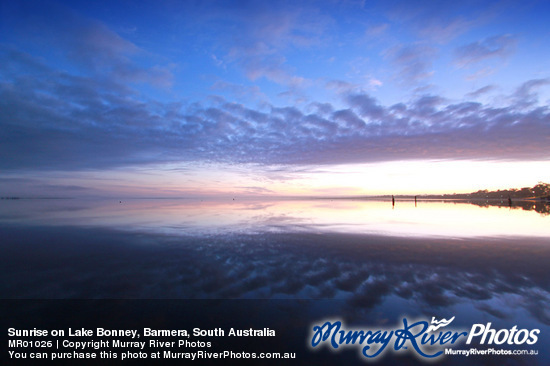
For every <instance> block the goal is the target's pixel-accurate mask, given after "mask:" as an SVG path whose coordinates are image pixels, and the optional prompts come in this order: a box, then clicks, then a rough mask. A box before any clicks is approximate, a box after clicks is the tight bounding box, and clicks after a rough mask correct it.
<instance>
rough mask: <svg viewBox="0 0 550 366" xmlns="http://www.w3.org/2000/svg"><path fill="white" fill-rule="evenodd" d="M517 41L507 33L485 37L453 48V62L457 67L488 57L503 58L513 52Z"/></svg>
mask: <svg viewBox="0 0 550 366" xmlns="http://www.w3.org/2000/svg"><path fill="white" fill-rule="evenodd" d="M516 44H517V41H516V39H515V38H514V37H512V36H511V35H509V34H505V35H499V36H493V37H490V38H485V39H483V40H481V41H477V42H473V43H469V44H467V45H464V46H461V47H459V48H457V49H456V50H455V53H454V62H455V64H456V65H457V66H458V67H468V66H471V65H474V64H477V63H479V62H481V61H484V60H486V59H489V58H494V57H498V58H501V59H505V58H506V57H508V56H509V55H510V54H512V53H513V51H514V49H515V46H516Z"/></svg>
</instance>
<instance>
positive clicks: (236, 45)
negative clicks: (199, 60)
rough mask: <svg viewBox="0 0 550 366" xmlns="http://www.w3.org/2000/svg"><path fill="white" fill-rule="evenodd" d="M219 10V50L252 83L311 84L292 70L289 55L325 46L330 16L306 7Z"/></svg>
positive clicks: (277, 5) (214, 19)
mask: <svg viewBox="0 0 550 366" xmlns="http://www.w3.org/2000/svg"><path fill="white" fill-rule="evenodd" d="M216 10H217V11H216ZM216 10H215V11H214V14H213V15H212V14H211V15H209V20H210V21H211V22H212V24H213V25H214V26H216V27H220V26H221V27H222V31H221V34H224V36H223V37H222V39H221V41H222V42H220V44H218V47H219V48H220V49H223V50H225V52H226V53H225V56H224V62H225V63H230V64H231V63H232V64H236V65H238V66H239V67H240V68H241V70H242V71H243V72H244V73H245V75H246V77H247V78H248V79H249V80H251V81H257V80H259V79H262V78H265V79H267V80H270V81H272V82H275V83H278V84H282V85H284V86H287V87H294V88H296V87H300V86H302V85H303V84H304V83H306V82H307V80H306V79H305V78H304V77H302V76H299V75H296V72H295V70H294V69H293V68H292V67H291V66H289V63H288V62H287V57H286V54H287V52H289V51H292V50H295V49H300V50H303V49H308V48H311V47H315V46H318V45H320V44H322V39H323V37H324V34H325V32H326V29H327V28H328V27H330V25H331V23H332V20H331V19H330V17H329V16H326V15H324V14H322V13H321V12H320V11H319V10H318V9H317V8H315V7H308V6H307V5H305V4H300V5H296V4H295V5H285V4H282V3H272V2H262V1H258V2H251V3H248V4H247V6H246V7H229V8H227V9H224V11H220V10H221V9H216ZM223 24H229V26H227V27H226V26H223Z"/></svg>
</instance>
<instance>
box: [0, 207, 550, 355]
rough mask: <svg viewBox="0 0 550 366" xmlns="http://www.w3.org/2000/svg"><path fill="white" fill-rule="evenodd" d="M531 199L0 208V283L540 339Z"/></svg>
mask: <svg viewBox="0 0 550 366" xmlns="http://www.w3.org/2000/svg"><path fill="white" fill-rule="evenodd" d="M537 205H538V204H533V203H525V204H523V205H518V204H516V205H513V206H512V207H508V206H507V205H506V204H504V203H500V202H497V203H490V204H487V203H477V204H469V203H456V202H455V203H449V202H437V201H429V202H428V201H418V202H417V204H416V205H415V202H414V201H399V200H398V201H397V202H396V204H395V206H392V204H391V202H390V201H372V200H351V199H350V200H330V199H326V200H280V201H275V200H273V201H269V200H262V201H260V200H242V199H238V200H235V201H234V200H233V199H231V198H230V199H228V200H226V201H220V200H217V201H214V200H199V199H195V200H191V199H190V200H183V199H182V200H127V201H123V202H122V203H120V202H119V201H113V200H77V199H72V200H13V201H12V200H2V201H1V202H0V232H1V234H2V242H1V244H0V246H1V249H2V253H3V255H2V257H1V259H0V276H1V279H2V281H1V284H0V286H1V288H0V289H1V293H2V294H3V298H4V299H271V300H273V299H290V300H297V299H300V300H305V301H313V302H312V303H310V304H311V305H310V306H309V307H308V310H307V312H308V314H307V316H306V317H310V318H311V319H314V318H316V317H317V316H322V317H324V316H334V317H339V318H344V319H346V320H347V321H348V322H351V323H353V322H356V323H358V324H373V323H379V324H386V323H387V322H390V323H394V322H395V321H397V320H398V319H401V317H402V316H403V315H406V316H409V317H422V316H423V317H426V316H428V317H431V316H436V317H441V318H443V317H445V318H450V317H452V316H456V317H457V320H456V322H457V325H461V324H462V325H464V326H466V325H471V324H473V323H486V322H492V323H493V324H494V325H495V327H499V328H505V327H506V328H511V327H512V326H514V325H518V327H519V328H529V329H532V328H539V329H541V340H540V341H539V342H538V346H540V345H541V344H546V345H548V344H550V336H549V333H550V307H549V306H548V304H549V303H550V266H549V265H548V264H549V263H550V216H548V215H547V213H546V212H547V211H545V210H546V208H545V207H541V206H540V205H538V206H537ZM538 348H539V349H541V351H542V348H543V347H542V346H540V347H538ZM518 360H519V361H518ZM549 360H550V359H549V357H548V352H546V353H543V354H542V355H541V356H540V357H538V358H537V359H536V360H535V359H533V358H531V359H529V360H527V361H524V360H523V359H513V360H512V361H510V362H512V363H510V364H541V365H543V364H546V363H547V362H548V361H549ZM484 362H485V361H483V360H482V361H480V364H485V363H484ZM525 362H527V363H525Z"/></svg>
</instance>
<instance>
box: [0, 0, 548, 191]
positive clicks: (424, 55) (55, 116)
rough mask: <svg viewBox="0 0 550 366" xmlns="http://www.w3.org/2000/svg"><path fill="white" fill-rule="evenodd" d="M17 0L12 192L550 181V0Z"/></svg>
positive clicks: (10, 87) (0, 185)
mask: <svg viewBox="0 0 550 366" xmlns="http://www.w3.org/2000/svg"><path fill="white" fill-rule="evenodd" d="M0 4H1V5H0V6H1V7H0V157H1V159H0V196H24V197H37V196H75V197H76V196H97V195H108V196H121V197H131V196H140V197H141V196H147V197H153V196H154V197H165V196H166V197H171V196H178V197H179V196H189V195H199V196H201V195H228V196H235V195H240V196H243V195H313V196H318V195H322V196H326V195H331V196H332V195H379V194H425V193H453V192H457V193H459V192H472V191H476V190H478V189H506V188H514V187H517V188H520V187H525V186H534V185H535V184H537V183H538V182H539V181H543V182H550V173H549V172H550V109H549V107H548V105H549V103H550V61H549V60H550V44H549V39H550V27H548V21H549V18H550V2H548V1H534V0H528V1H354V0H342V1H338V0H331V1H296V0H293V1H208V0H206V1H173V0H166V1H164V0H155V1H67V2H63V1H59V2H55V1H24V0H23V1H8V0H0Z"/></svg>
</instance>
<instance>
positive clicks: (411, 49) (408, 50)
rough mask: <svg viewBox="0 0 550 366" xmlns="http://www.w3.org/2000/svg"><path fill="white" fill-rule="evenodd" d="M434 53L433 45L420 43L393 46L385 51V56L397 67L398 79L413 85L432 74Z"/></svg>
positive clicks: (435, 52)
mask: <svg viewBox="0 0 550 366" xmlns="http://www.w3.org/2000/svg"><path fill="white" fill-rule="evenodd" d="M436 55H437V51H436V49H435V48H434V47H432V46H428V45H421V44H410V45H400V46H395V47H392V48H390V49H388V50H387V51H386V52H385V57H386V58H387V59H389V60H390V61H391V62H392V63H393V64H394V65H395V66H396V67H397V68H398V73H397V76H396V77H397V78H398V81H399V82H401V83H403V84H413V85H414V84H417V83H420V82H423V81H424V80H426V79H427V78H429V77H431V76H432V75H433V70H432V69H431V68H432V60H433V59H434V58H435V56H436Z"/></svg>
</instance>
